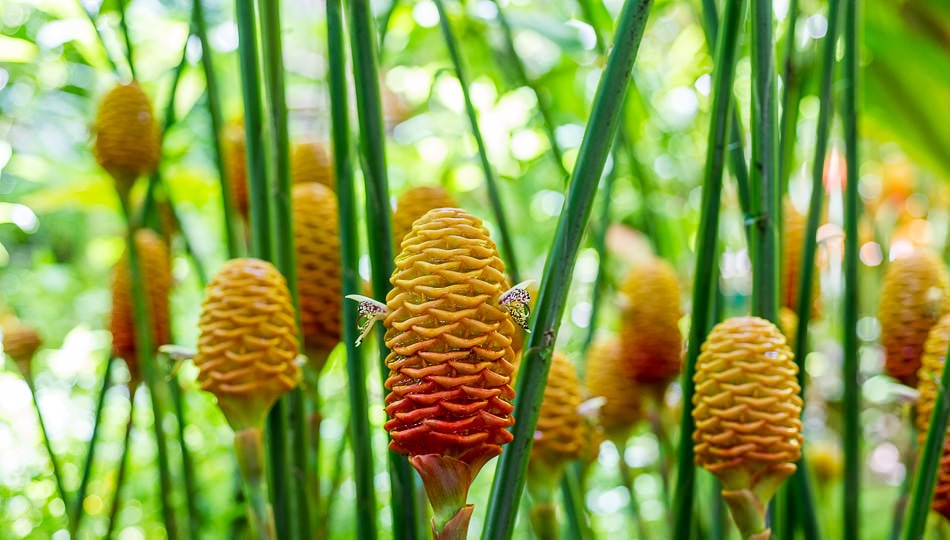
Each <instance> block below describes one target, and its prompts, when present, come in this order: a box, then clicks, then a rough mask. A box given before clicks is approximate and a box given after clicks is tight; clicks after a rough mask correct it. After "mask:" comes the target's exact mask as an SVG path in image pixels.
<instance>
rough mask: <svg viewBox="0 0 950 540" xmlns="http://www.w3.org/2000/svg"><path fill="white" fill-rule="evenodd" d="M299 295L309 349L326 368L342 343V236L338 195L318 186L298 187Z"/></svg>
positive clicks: (315, 361)
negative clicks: (327, 358)
mask: <svg viewBox="0 0 950 540" xmlns="http://www.w3.org/2000/svg"><path fill="white" fill-rule="evenodd" d="M293 209H294V212H293V213H294V245H295V247H296V249H297V291H298V296H299V302H300V326H301V334H302V335H303V342H304V347H305V348H306V350H307V357H308V358H309V359H310V361H311V363H312V365H313V368H314V370H315V371H316V372H317V373H319V372H320V371H321V370H322V369H323V364H324V362H325V361H326V357H327V355H328V354H329V353H330V350H331V349H333V347H335V346H336V344H337V343H338V342H339V341H340V309H341V308H340V301H341V276H340V238H339V235H338V225H337V219H338V216H337V202H336V195H335V194H334V193H333V191H331V190H330V188H328V187H326V186H324V185H322V184H316V183H313V182H310V183H306V184H298V185H296V186H294V188H293Z"/></svg>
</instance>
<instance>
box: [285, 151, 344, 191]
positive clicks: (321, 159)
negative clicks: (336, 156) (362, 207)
mask: <svg viewBox="0 0 950 540" xmlns="http://www.w3.org/2000/svg"><path fill="white" fill-rule="evenodd" d="M290 172H291V180H292V181H293V183H294V184H306V183H310V182H316V183H317V184H323V185H324V186H326V187H328V188H330V189H331V190H332V189H336V188H335V185H336V181H335V179H334V176H333V160H332V159H331V158H330V153H329V152H327V147H326V145H324V144H322V143H319V142H316V141H311V142H304V143H299V144H297V145H295V146H294V153H293V156H291V166H290Z"/></svg>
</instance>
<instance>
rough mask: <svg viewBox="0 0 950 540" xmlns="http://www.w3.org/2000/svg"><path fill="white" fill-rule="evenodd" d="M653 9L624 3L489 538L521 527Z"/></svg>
mask: <svg viewBox="0 0 950 540" xmlns="http://www.w3.org/2000/svg"><path fill="white" fill-rule="evenodd" d="M649 8H650V0H627V1H626V2H624V6H623V10H622V11H621V13H620V16H619V22H618V26H617V33H616V37H615V39H614V47H613V50H612V51H611V54H610V56H609V58H608V59H607V67H606V69H605V70H604V73H603V76H602V78H601V81H600V84H599V85H598V87H597V93H596V96H595V97H594V105H593V112H592V114H591V118H590V121H589V122H588V124H587V129H586V131H585V133H584V139H583V142H582V143H581V148H580V151H579V153H578V160H577V165H576V166H575V167H574V172H573V176H572V178H571V183H570V185H569V187H568V193H567V200H566V201H565V204H564V208H563V210H562V212H561V216H560V218H559V219H558V226H557V232H556V233H555V237H554V242H553V245H552V248H551V252H550V254H549V255H548V258H547V260H546V261H545V265H544V274H543V277H542V279H541V291H540V294H539V296H538V302H537V312H536V315H535V317H534V324H533V325H532V328H531V334H530V336H529V339H528V342H527V343H526V344H525V348H524V350H525V351H526V353H527V354H526V355H525V358H524V359H523V360H522V362H523V363H524V366H525V367H526V369H523V370H522V371H521V373H522V375H521V376H519V377H518V385H517V386H518V389H517V391H516V397H515V403H514V406H515V410H517V411H520V412H519V413H518V414H519V416H518V422H517V423H515V426H514V428H513V430H512V431H513V435H514V440H513V441H512V442H511V444H509V445H508V448H506V449H505V451H504V452H503V453H502V454H501V458H500V461H499V463H498V468H497V472H496V474H495V481H494V483H493V484H492V492H491V498H490V502H489V509H488V520H487V525H486V527H485V530H484V534H483V538H485V539H486V540H487V539H493V540H499V539H502V538H509V537H510V536H511V534H512V530H513V528H514V521H515V516H516V515H517V512H518V505H519V502H520V501H521V493H522V491H523V490H524V482H525V470H526V468H527V464H528V455H529V453H530V450H531V442H532V440H533V438H534V430H535V426H536V425H537V422H538V415H539V413H540V405H541V398H542V396H543V393H544V386H545V383H546V381H547V376H548V370H549V369H550V367H551V353H552V350H553V348H554V343H555V342H556V341H557V334H558V330H559V328H560V322H561V318H562V316H563V314H564V307H565V303H566V301H567V291H568V289H569V288H570V287H569V285H570V283H571V280H572V274H573V271H574V263H575V262H576V260H577V252H578V249H579V247H580V242H581V239H582V236H583V232H584V230H585V229H586V227H587V222H588V218H589V217H590V212H591V207H592V206H593V200H594V195H595V193H596V191H597V184H598V181H599V179H600V177H601V175H602V173H603V170H604V163H605V162H606V160H607V153H608V151H609V149H610V146H611V142H612V140H613V138H614V136H615V135H616V134H617V128H618V126H619V122H620V118H619V116H618V115H616V114H615V112H616V111H617V110H618V109H619V107H620V106H621V105H622V104H623V98H624V95H625V94H626V89H627V86H628V83H629V82H630V73H631V70H632V68H633V64H634V61H635V60H636V56H637V50H638V48H639V46H640V39H641V38H642V37H643V29H644V27H645V26H646V21H647V15H648V14H649Z"/></svg>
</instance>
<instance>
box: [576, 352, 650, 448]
mask: <svg viewBox="0 0 950 540" xmlns="http://www.w3.org/2000/svg"><path fill="white" fill-rule="evenodd" d="M585 371H586V375H587V376H586V379H587V380H586V385H587V393H588V394H589V395H590V396H591V397H592V398H598V397H600V398H603V399H604V400H605V401H604V403H603V405H602V406H601V408H600V413H599V415H598V418H599V423H600V425H601V427H603V430H604V435H605V436H606V437H607V438H608V439H610V440H612V441H617V440H624V439H626V438H627V435H628V434H629V433H630V430H631V429H633V427H634V426H635V425H636V424H637V422H639V421H640V420H642V419H643V403H642V394H641V391H640V388H638V386H637V383H636V381H634V380H633V379H632V378H630V377H629V376H628V375H627V374H626V373H625V371H626V370H625V369H624V358H623V356H622V355H621V344H620V341H619V340H618V339H616V338H610V339H603V340H598V341H595V342H594V344H593V345H592V346H591V348H590V351H589V352H588V353H587V369H586V370H585Z"/></svg>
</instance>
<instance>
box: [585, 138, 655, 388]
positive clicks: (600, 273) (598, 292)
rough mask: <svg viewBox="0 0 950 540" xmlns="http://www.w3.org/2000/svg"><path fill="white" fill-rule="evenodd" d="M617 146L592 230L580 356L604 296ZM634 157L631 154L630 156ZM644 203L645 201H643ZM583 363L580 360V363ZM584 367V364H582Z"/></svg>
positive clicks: (587, 344) (594, 330)
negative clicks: (593, 261) (593, 271)
mask: <svg viewBox="0 0 950 540" xmlns="http://www.w3.org/2000/svg"><path fill="white" fill-rule="evenodd" d="M617 147H618V144H616V143H615V144H614V152H613V155H614V158H615V160H614V164H613V167H612V168H611V169H610V172H608V173H607V178H606V179H605V181H604V187H603V189H602V191H603V194H602V195H601V201H600V213H599V214H598V216H597V224H596V227H597V228H596V229H595V230H594V251H596V252H597V276H596V277H595V278H594V284H593V286H592V287H591V295H590V319H588V321H587V333H586V334H585V335H584V344H583V345H582V346H581V356H582V357H584V358H586V357H587V351H588V350H590V346H591V344H592V343H593V342H594V336H595V335H596V333H597V319H598V318H599V315H600V301H601V299H602V298H603V296H604V287H605V286H606V282H607V229H608V228H609V227H610V202H611V198H612V195H613V188H614V183H615V181H616V180H617V166H618V164H617V161H616V156H617ZM630 158H631V159H634V157H633V156H630ZM644 204H645V201H644ZM583 364H584V363H583V362H582V365H583ZM584 367H586V366H584ZM584 375H585V374H584V372H583V371H582V370H578V374H577V376H578V377H579V378H580V380H584Z"/></svg>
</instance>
